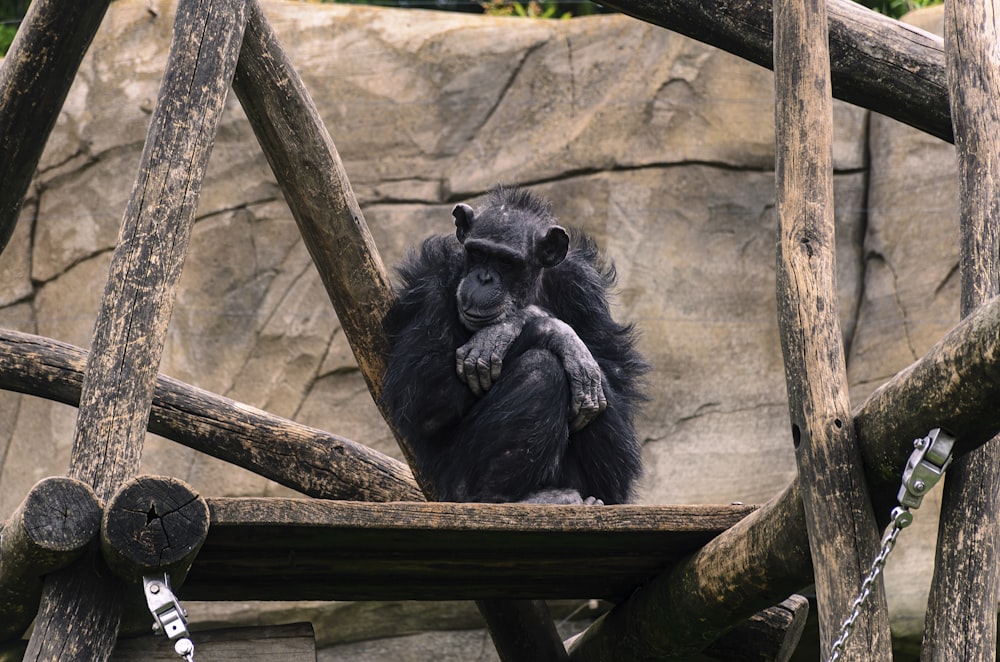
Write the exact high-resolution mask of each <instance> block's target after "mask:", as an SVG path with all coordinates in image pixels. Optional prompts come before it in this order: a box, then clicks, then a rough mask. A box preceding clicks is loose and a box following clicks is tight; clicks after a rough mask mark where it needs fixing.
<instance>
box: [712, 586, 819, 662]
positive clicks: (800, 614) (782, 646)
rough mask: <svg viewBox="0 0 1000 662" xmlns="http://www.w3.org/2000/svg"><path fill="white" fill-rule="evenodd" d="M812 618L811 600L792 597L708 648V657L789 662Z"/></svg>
mask: <svg viewBox="0 0 1000 662" xmlns="http://www.w3.org/2000/svg"><path fill="white" fill-rule="evenodd" d="M808 617H809V601H808V600H807V599H805V598H804V597H802V596H801V595H793V596H791V597H789V598H788V599H787V600H785V601H784V602H782V603H781V604H779V605H775V606H774V607H768V608H767V609H765V610H764V611H761V612H758V613H756V614H754V615H753V616H752V617H750V619H749V620H748V621H747V622H745V623H743V624H741V625H738V626H737V627H735V628H733V629H732V630H730V631H729V632H727V633H726V634H725V635H723V636H722V637H721V638H719V639H718V640H717V641H715V642H714V643H713V644H712V645H711V646H709V647H708V648H707V649H705V657H708V658H710V659H714V660H725V661H726V662H737V661H740V660H746V661H747V662H749V661H750V660H753V661H754V662H788V660H789V659H791V657H792V654H793V653H795V649H796V647H797V646H798V645H799V640H800V639H801V638H802V631H803V630H805V627H806V619H807V618H808Z"/></svg>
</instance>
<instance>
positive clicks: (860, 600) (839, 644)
mask: <svg viewBox="0 0 1000 662" xmlns="http://www.w3.org/2000/svg"><path fill="white" fill-rule="evenodd" d="M892 514H893V521H892V526H890V527H889V528H888V529H886V532H885V536H883V537H882V549H881V551H879V553H878V555H877V556H876V557H875V560H874V561H873V562H872V569H871V571H870V572H869V573H868V576H867V577H865V579H864V581H863V582H861V592H860V593H859V594H858V597H857V598H856V599H855V600H854V604H852V605H851V615H850V616H848V617H847V618H846V619H845V620H844V624H843V625H842V626H841V627H840V636H839V637H837V640H836V641H835V642H833V646H832V647H831V648H830V657H829V658H827V659H828V660H829V662H836V661H837V660H838V659H840V653H841V652H842V651H843V650H844V644H846V643H847V639H848V637H850V636H851V633H852V632H854V622H855V621H857V620H858V618H859V617H860V616H861V610H862V608H864V606H865V604H866V603H867V602H868V598H870V597H871V595H872V586H873V585H874V584H875V580H877V579H878V576H879V575H880V574H882V569H883V568H885V562H886V561H887V560H888V559H889V552H891V551H892V548H893V546H894V545H895V544H896V538H898V537H899V532H900V531H902V530H903V528H904V527H906V526H908V525H909V524H910V522H912V521H913V515H911V514H910V511H909V510H908V509H906V508H903V507H899V508H896V509H894V510H893V511H892Z"/></svg>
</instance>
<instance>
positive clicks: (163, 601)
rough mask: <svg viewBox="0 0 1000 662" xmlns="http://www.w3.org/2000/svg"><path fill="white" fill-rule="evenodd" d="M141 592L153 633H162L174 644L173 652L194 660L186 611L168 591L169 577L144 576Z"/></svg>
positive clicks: (171, 592)
mask: <svg viewBox="0 0 1000 662" xmlns="http://www.w3.org/2000/svg"><path fill="white" fill-rule="evenodd" d="M142 592H143V593H144V594H145V595H146V606H148V607H149V613H150V614H152V615H153V619H154V620H155V623H153V632H157V633H159V632H162V633H163V634H165V635H166V636H167V638H168V639H170V640H171V641H173V642H174V651H175V652H176V653H177V654H178V655H179V656H181V657H182V658H184V659H185V660H188V661H191V660H193V659H194V643H192V641H191V639H190V638H189V637H190V636H191V633H190V632H188V629H187V621H185V620H184V619H185V617H186V616H187V611H186V610H185V609H184V607H182V606H181V603H180V601H179V600H177V596H176V595H174V592H173V591H171V590H170V576H169V575H167V574H162V575H146V576H144V577H143V578H142Z"/></svg>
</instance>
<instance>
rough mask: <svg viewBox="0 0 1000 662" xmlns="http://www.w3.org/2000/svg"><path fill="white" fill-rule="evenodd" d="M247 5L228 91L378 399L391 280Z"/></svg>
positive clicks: (323, 136) (292, 76)
mask: <svg viewBox="0 0 1000 662" xmlns="http://www.w3.org/2000/svg"><path fill="white" fill-rule="evenodd" d="M249 4H250V13H249V20H248V25H247V31H246V34H245V36H244V39H243V49H242V52H241V53H240V59H239V64H238V65H237V68H236V76H235V78H234V79H233V90H234V91H235V92H236V95H237V96H238V97H239V99H240V102H241V103H242V105H243V109H244V110H245V111H246V114H247V117H248V118H249V120H250V125H251V126H252V127H253V130H254V133H255V134H256V136H257V141H258V142H259V143H260V145H261V147H262V148H263V150H264V155H265V156H266V157H267V161H268V163H269V164H270V165H271V170H272V172H274V175H275V177H276V178H277V180H278V184H279V185H280V186H281V190H282V192H283V193H284V195H285V200H286V201H287V202H288V206H289V207H290V208H291V210H292V215H293V216H294V217H295V221H296V223H297V224H298V226H299V231H300V232H301V233H302V238H303V240H304V241H305V244H306V247H307V248H308V249H309V254H310V255H311V256H312V259H313V262H314V263H315V264H316V268H317V269H318V270H319V274H320V277H321V278H322V280H323V284H324V286H325V287H326V291H327V294H328V295H329V296H330V300H331V301H332V302H333V306H334V308H335V309H336V311H337V318H338V319H339V320H340V324H341V326H342V327H343V329H344V335H345V336H347V340H348V342H349V343H350V345H351V349H353V350H354V356H355V358H356V359H357V361H358V366H359V367H360V369H361V374H362V375H364V378H365V381H367V383H368V387H369V389H371V391H372V394H373V396H374V397H375V400H376V402H377V401H378V394H379V393H380V392H381V390H382V387H381V385H382V373H383V372H384V371H385V356H386V353H387V352H386V348H387V344H386V338H385V334H384V333H383V332H382V326H381V324H382V317H383V316H384V315H385V312H386V310H388V308H389V306H390V304H391V302H392V291H391V289H390V285H389V278H388V276H387V274H386V270H385V267H384V266H383V265H382V260H381V258H380V257H379V254H378V251H377V249H376V248H375V242H374V240H373V239H372V237H371V233H370V232H369V231H368V226H367V225H366V224H365V219H364V215H363V214H362V213H361V207H360V206H359V205H358V202H357V200H356V199H355V197H354V191H353V190H352V189H351V184H350V182H349V181H348V179H347V173H346V172H345V171H344V165H343V163H341V161H340V155H339V154H338V153H337V148H336V147H335V146H334V144H333V140H332V139H331V138H330V134H329V133H328V132H327V130H326V127H325V126H324V125H323V121H322V119H321V118H320V114H319V111H318V110H317V109H316V105H315V104H314V103H313V100H312V98H311V97H310V96H309V92H308V91H307V90H306V88H305V85H304V84H303V83H302V80H301V79H300V78H299V75H298V73H297V72H296V71H295V68H294V67H293V66H292V64H291V61H290V60H289V59H288V56H287V54H286V53H285V51H284V48H283V47H282V46H281V44H280V42H279V41H278V38H277V37H276V36H275V34H274V31H273V30H272V29H271V26H270V24H269V23H268V21H267V18H266V17H265V16H264V14H263V12H262V11H261V9H260V5H259V4H258V3H257V2H256V0H250V2H249ZM404 451H406V449H404Z"/></svg>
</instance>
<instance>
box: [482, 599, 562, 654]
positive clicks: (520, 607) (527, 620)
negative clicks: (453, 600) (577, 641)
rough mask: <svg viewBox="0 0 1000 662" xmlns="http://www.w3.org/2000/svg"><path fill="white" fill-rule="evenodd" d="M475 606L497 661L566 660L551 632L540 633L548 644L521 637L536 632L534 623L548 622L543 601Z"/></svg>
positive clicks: (552, 631) (555, 637) (558, 642)
mask: <svg viewBox="0 0 1000 662" xmlns="http://www.w3.org/2000/svg"><path fill="white" fill-rule="evenodd" d="M477 604H478V605H480V612H481V613H482V615H483V618H484V619H485V620H486V625H487V627H488V628H489V633H490V638H491V639H492V640H493V646H494V647H495V648H496V649H497V655H499V656H500V659H501V660H536V661H537V662H563V661H564V660H568V659H569V656H568V655H567V654H566V647H565V646H563V643H562V640H561V639H560V638H559V635H558V633H557V632H556V629H555V628H546V629H544V630H542V633H543V636H546V637H548V640H547V641H542V642H541V645H539V641H538V640H537V639H536V638H535V637H532V636H525V633H530V632H532V631H533V630H534V629H535V628H537V624H538V623H544V622H549V623H551V622H552V614H551V613H550V612H549V606H548V604H547V603H546V602H545V601H544V600H488V601H487V600H480V601H478V603H477ZM484 607H485V608H484Z"/></svg>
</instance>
